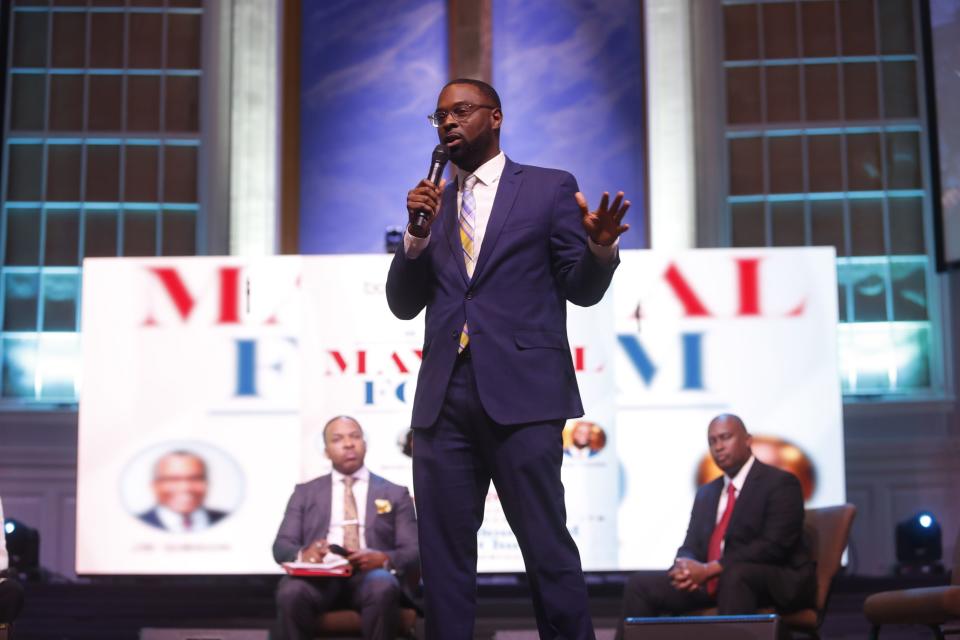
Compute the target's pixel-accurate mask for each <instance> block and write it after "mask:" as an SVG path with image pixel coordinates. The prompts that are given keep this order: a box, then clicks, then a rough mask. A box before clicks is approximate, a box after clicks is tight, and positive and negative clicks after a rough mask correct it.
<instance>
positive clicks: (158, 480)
mask: <svg viewBox="0 0 960 640" xmlns="http://www.w3.org/2000/svg"><path fill="white" fill-rule="evenodd" d="M209 484H210V481H209V478H208V477H207V463H206V462H205V461H204V459H203V458H201V457H200V456H199V455H197V454H196V453H193V452H192V451H186V450H183V449H180V450H177V451H171V452H170V453H165V454H164V455H162V456H161V457H160V459H159V460H157V462H156V464H154V465H153V495H154V497H155V498H156V501H157V503H156V504H155V505H154V506H153V507H152V508H150V510H149V511H145V512H144V513H141V514H140V515H138V516H137V517H138V518H140V520H141V521H142V522H144V523H145V524H148V525H150V526H151V527H156V528H158V529H164V530H165V531H171V532H174V533H192V532H194V531H203V530H204V529H207V528H208V527H212V526H213V525H215V524H216V523H218V522H220V521H221V520H223V519H224V518H225V517H226V516H227V514H226V513H225V512H223V511H218V510H216V509H208V508H207V507H205V506H204V502H205V501H206V499H207V489H208V487H209Z"/></svg>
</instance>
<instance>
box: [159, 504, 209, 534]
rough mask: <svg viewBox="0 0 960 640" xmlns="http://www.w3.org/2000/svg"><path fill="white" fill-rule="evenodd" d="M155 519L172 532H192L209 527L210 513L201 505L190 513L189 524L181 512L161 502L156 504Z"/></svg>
mask: <svg viewBox="0 0 960 640" xmlns="http://www.w3.org/2000/svg"><path fill="white" fill-rule="evenodd" d="M157 519H158V520H160V524H161V525H163V528H164V529H166V530H167V531H172V532H174V533H192V532H194V531H203V530H204V529H209V528H210V514H209V513H207V510H206V509H204V508H203V507H200V508H199V509H197V510H196V511H193V512H191V513H190V526H189V527H187V525H186V524H185V523H184V521H183V514H182V513H178V512H177V511H173V510H171V509H167V508H166V507H165V506H163V505H162V504H158V505H157Z"/></svg>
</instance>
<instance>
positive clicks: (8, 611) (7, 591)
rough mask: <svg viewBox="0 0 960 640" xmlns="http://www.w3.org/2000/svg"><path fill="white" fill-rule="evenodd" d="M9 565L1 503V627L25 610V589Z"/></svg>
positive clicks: (1, 505) (0, 505) (1, 504)
mask: <svg viewBox="0 0 960 640" xmlns="http://www.w3.org/2000/svg"><path fill="white" fill-rule="evenodd" d="M9 564H10V556H9V555H7V538H6V532H5V529H4V521H3V503H0V625H3V624H10V623H11V622H13V621H14V619H16V617H17V616H18V615H19V614H20V609H22V608H23V587H22V586H21V585H20V583H19V582H18V581H17V579H16V578H15V577H14V573H13V572H12V571H11V570H10V567H9Z"/></svg>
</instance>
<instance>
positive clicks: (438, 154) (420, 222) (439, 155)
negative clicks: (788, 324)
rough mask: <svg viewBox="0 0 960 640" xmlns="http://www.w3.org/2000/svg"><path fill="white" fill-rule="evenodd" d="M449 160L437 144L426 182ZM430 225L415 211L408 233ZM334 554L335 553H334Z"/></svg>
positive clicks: (417, 233)
mask: <svg viewBox="0 0 960 640" xmlns="http://www.w3.org/2000/svg"><path fill="white" fill-rule="evenodd" d="M449 159H450V152H449V151H447V147H446V146H444V145H442V144H438V145H437V146H436V147H435V148H434V150H433V156H431V158H430V171H429V172H427V180H429V181H430V182H432V183H433V184H435V185H439V184H440V179H441V178H442V177H443V169H444V167H446V166H447V160H449ZM429 224H430V216H428V215H427V214H426V213H424V212H423V211H417V215H416V217H414V219H413V222H412V223H410V233H412V234H413V235H415V236H420V237H423V236H425V235H427V226H428V225H429ZM334 553H336V552H334Z"/></svg>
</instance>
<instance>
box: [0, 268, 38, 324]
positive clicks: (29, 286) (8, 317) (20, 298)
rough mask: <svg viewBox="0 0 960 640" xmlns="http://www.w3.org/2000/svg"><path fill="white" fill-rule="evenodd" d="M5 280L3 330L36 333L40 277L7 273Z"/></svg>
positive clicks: (29, 274)
mask: <svg viewBox="0 0 960 640" xmlns="http://www.w3.org/2000/svg"><path fill="white" fill-rule="evenodd" d="M4 280H5V282H4V296H3V298H4V300H3V330H4V331H36V330H37V299H38V297H39V293H40V276H39V275H38V274H36V273H7V274H6V275H5V276H4Z"/></svg>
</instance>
